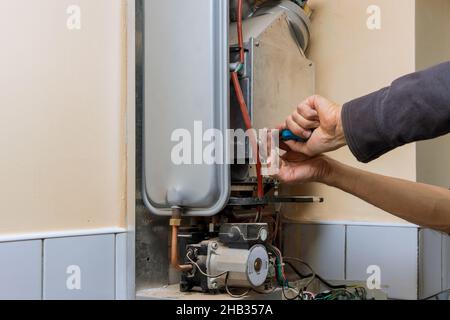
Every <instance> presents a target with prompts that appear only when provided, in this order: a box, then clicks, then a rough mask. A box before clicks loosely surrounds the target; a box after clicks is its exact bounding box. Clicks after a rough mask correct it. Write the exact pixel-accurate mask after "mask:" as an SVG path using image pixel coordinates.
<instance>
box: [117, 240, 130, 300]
mask: <svg viewBox="0 0 450 320" xmlns="http://www.w3.org/2000/svg"><path fill="white" fill-rule="evenodd" d="M126 299H127V234H126V233H120V234H118V235H116V300H126Z"/></svg>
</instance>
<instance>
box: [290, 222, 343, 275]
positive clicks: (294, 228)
mask: <svg viewBox="0 0 450 320" xmlns="http://www.w3.org/2000/svg"><path fill="white" fill-rule="evenodd" d="M284 238H285V244H284V250H285V252H286V255H289V256H293V257H299V258H301V259H302V260H304V261H306V262H308V263H309V264H310V265H311V267H313V269H314V270H315V271H316V272H317V273H318V274H320V275H321V276H322V277H323V278H325V279H328V280H345V226H338V225H299V224H290V225H286V227H285V231H284Z"/></svg>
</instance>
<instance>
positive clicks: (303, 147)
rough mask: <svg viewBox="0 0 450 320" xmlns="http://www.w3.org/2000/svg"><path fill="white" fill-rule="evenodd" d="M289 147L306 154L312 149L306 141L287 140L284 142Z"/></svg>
mask: <svg viewBox="0 0 450 320" xmlns="http://www.w3.org/2000/svg"><path fill="white" fill-rule="evenodd" d="M284 143H285V144H286V145H287V146H288V147H289V149H291V150H292V151H295V152H298V153H303V154H305V155H308V156H309V155H310V151H311V150H309V147H308V143H307V142H306V143H304V142H296V141H292V140H291V141H285V142H284Z"/></svg>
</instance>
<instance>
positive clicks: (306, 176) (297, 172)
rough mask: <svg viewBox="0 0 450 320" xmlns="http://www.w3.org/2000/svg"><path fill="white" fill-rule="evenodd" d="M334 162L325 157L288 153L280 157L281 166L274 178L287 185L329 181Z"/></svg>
mask: <svg viewBox="0 0 450 320" xmlns="http://www.w3.org/2000/svg"><path fill="white" fill-rule="evenodd" d="M335 164H336V161H334V160H332V159H331V158H329V157H326V156H319V157H313V158H311V157H308V156H306V155H304V154H301V153H297V152H294V151H288V152H287V153H285V154H284V155H283V156H282V157H281V164H280V169H279V171H278V173H277V174H276V175H275V178H276V179H278V180H280V182H283V183H287V184H296V183H306V182H323V183H328V181H329V180H330V179H331V176H332V173H333V168H334V165H335Z"/></svg>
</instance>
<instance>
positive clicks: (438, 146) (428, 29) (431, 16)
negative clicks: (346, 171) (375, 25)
mask: <svg viewBox="0 0 450 320" xmlns="http://www.w3.org/2000/svg"><path fill="white" fill-rule="evenodd" d="M416 10H417V12H418V14H417V17H416V37H417V50H416V55H417V59H416V65H417V69H418V70H421V69H424V68H427V67H430V66H432V65H435V64H437V63H440V62H443V61H448V60H450V36H449V35H450V18H449V17H450V1H448V0H417V7H416ZM443 35H445V36H443ZM417 180H418V181H420V182H425V183H430V184H434V185H437V186H440V187H444V188H450V135H446V136H444V137H441V138H439V139H434V140H430V141H425V142H419V143H418V144H417Z"/></svg>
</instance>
